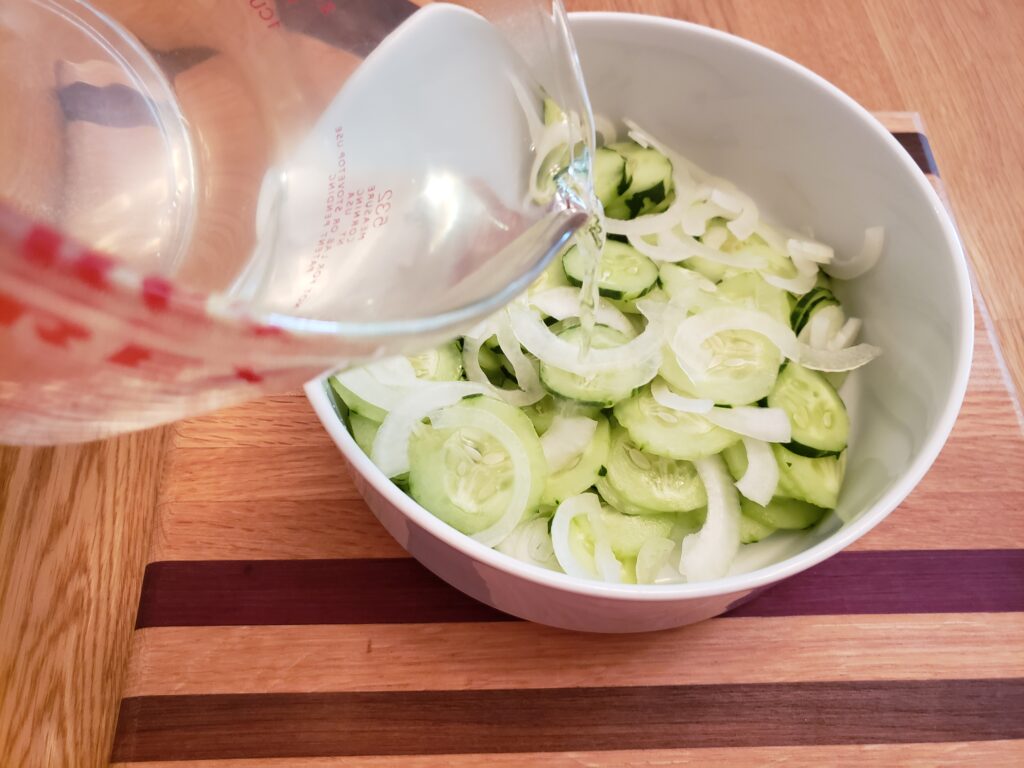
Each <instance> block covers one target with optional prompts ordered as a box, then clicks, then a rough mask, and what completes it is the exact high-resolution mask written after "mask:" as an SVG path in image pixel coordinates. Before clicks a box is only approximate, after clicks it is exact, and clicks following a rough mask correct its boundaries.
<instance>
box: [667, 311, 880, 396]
mask: <svg viewBox="0 0 1024 768" xmlns="http://www.w3.org/2000/svg"><path fill="white" fill-rule="evenodd" d="M723 331H753V332H754V333H759V334H761V335H762V336H764V337H766V338H767V339H768V340H769V341H771V342H772V343H773V344H775V346H777V347H778V348H779V351H781V352H782V354H783V355H785V356H786V357H787V358H789V359H790V360H795V361H796V362H799V363H800V364H801V365H803V366H805V367H807V368H813V369H815V370H818V371H850V370H853V369H854V368H859V367H860V366H862V365H864V364H865V363H868V362H870V361H871V360H873V359H875V358H876V357H878V355H879V354H881V350H880V349H878V347H874V346H871V345H870V344H858V345H857V346H855V347H848V348H846V349H841V350H821V349H812V348H811V347H810V346H808V345H807V344H803V343H802V342H800V341H799V340H797V338H796V335H795V334H794V333H793V331H792V330H791V329H790V328H789V327H788V326H786V325H783V324H782V323H781V322H779V321H778V320H776V319H775V318H773V317H772V316H771V315H769V314H767V313H765V312H761V311H759V310H756V309H744V308H741V307H715V308H712V309H708V310H706V311H704V312H700V313H698V314H696V315H693V316H691V317H689V318H687V319H686V320H684V321H683V322H682V323H681V324H680V325H679V327H678V328H677V329H676V332H675V335H674V337H673V339H672V350H673V351H674V352H675V353H676V357H677V359H678V361H679V365H680V367H682V368H683V370H684V371H686V373H687V374H688V375H689V376H690V378H694V377H696V378H701V377H702V376H703V373H704V371H706V370H707V366H708V364H709V363H710V362H711V353H710V352H709V351H708V350H707V349H704V348H703V347H702V344H703V343H704V342H705V341H707V340H708V339H709V338H711V337H712V336H714V335H715V334H717V333H721V332H723Z"/></svg>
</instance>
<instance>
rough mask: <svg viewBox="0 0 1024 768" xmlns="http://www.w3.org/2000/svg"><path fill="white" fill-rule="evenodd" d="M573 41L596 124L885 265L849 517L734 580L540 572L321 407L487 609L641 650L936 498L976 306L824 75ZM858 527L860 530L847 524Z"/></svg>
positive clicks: (661, 47) (394, 521) (440, 561)
mask: <svg viewBox="0 0 1024 768" xmlns="http://www.w3.org/2000/svg"><path fill="white" fill-rule="evenodd" d="M572 29H573V32H574V34H575V37H576V42H577V44H578V46H579V51H580V59H581V62H582V65H583V71H584V74H585V76H586V80H587V83H588V86H589V89H590V94H591V98H592V101H593V104H594V109H595V111H596V112H598V113H601V114H604V115H608V116H612V117H616V118H618V117H630V118H632V119H634V120H636V121H637V122H639V123H640V125H642V126H643V127H644V128H646V129H647V130H648V131H650V132H651V133H652V134H653V135H654V136H657V137H659V138H661V139H662V140H663V141H665V142H666V143H667V144H668V145H669V146H671V147H673V148H675V149H678V150H680V151H681V152H683V153H684V154H685V155H686V156H688V157H690V158H692V159H694V160H695V161H696V162H698V163H699V164H700V165H702V166H704V167H706V168H707V169H709V170H711V171H713V172H714V173H717V174H719V175H721V176H724V177H726V178H728V179H731V180H733V181H735V182H736V183H737V184H739V185H740V187H741V188H742V189H743V190H745V191H747V192H749V193H750V194H752V195H753V197H754V198H755V199H756V200H758V201H759V202H761V203H762V204H763V206H764V207H765V209H766V210H767V211H768V212H769V213H770V214H772V215H774V216H775V217H777V218H778V219H779V220H780V221H782V222H786V223H789V224H792V225H796V226H802V225H810V226H811V227H812V228H813V231H814V233H815V234H816V235H817V236H818V237H820V238H821V239H823V240H824V241H825V242H828V243H830V244H832V245H834V246H836V247H837V249H839V250H840V251H844V252H851V251H854V252H855V251H856V249H858V248H859V246H860V243H861V238H862V236H863V232H864V229H865V227H867V226H872V225H876V224H881V225H883V226H884V227H885V229H886V240H887V242H886V251H885V255H884V257H883V259H882V261H881V262H880V263H879V264H878V266H877V267H876V268H875V269H874V270H872V271H871V272H870V273H868V274H867V275H865V276H864V277H862V278H861V279H859V280H857V281H854V282H853V283H851V284H849V285H846V286H843V288H842V290H841V291H840V293H841V296H840V297H841V298H842V299H843V301H844V302H845V303H846V304H847V305H848V307H849V310H850V312H851V313H852V314H853V315H856V316H859V317H862V318H864V331H863V336H864V338H865V339H866V340H867V341H870V342H872V343H874V344H877V345H879V346H881V347H882V348H883V349H884V350H885V352H884V355H883V356H882V357H881V358H880V359H878V360H876V361H874V362H873V363H871V365H870V366H868V367H867V368H866V369H864V370H863V371H862V372H860V373H859V374H858V376H859V382H858V384H859V386H858V387H857V389H858V391H857V392H856V394H855V401H856V402H855V403H854V404H853V406H852V407H851V410H852V411H853V418H854V433H853V435H852V438H851V446H850V449H849V450H850V453H849V460H848V469H847V475H846V482H845V485H844V488H843V492H842V496H841V498H840V501H839V508H838V509H837V510H836V513H835V514H832V515H830V516H829V518H828V519H826V520H825V521H824V523H823V524H822V525H819V526H818V527H816V528H814V529H812V530H810V531H807V532H801V533H795V534H791V535H788V536H786V535H780V534H776V535H775V536H772V537H770V538H769V539H768V540H766V541H765V542H762V543H759V544H757V545H752V546H748V547H745V548H744V553H743V555H742V557H741V559H740V561H739V562H738V563H737V565H736V567H735V568H734V569H733V573H732V574H731V575H729V576H728V577H726V578H723V579H718V580H716V581H710V582H704V583H696V584H682V585H667V586H653V585H652V586H635V585H609V584H603V583H598V582H592V581H583V580H580V579H576V578H573V577H570V576H566V575H564V574H559V573H552V572H549V571H545V570H541V569H539V568H534V567H531V566H529V565H526V564H524V563H521V562H518V561H516V560H514V559H512V558H510V557H506V556H505V555H503V554H501V553H499V552H495V551H493V550H491V549H489V548H487V547H484V546H483V545H481V544H478V543H477V542H475V541H473V540H472V539H470V538H469V537H467V536H464V535H462V534H461V533H459V532H458V531H456V530H454V529H452V528H450V527H448V526H447V525H446V524H445V523H442V522H441V521H440V520H438V519H437V518H435V517H434V516H433V515H431V514H430V513H429V512H427V511H426V510H425V509H423V508H422V507H420V506H419V505H418V504H416V503H415V502H414V501H412V500H411V499H410V498H409V497H407V496H406V495H405V494H403V493H402V492H401V491H400V490H398V489H397V488H396V487H395V486H393V485H392V484H391V483H390V482H388V480H387V478H385V477H384V476H383V475H382V474H381V473H380V472H379V471H378V470H377V469H376V467H374V466H373V464H372V463H371V462H370V461H369V459H367V458H366V456H364V455H363V453H362V452H361V451H360V450H359V448H358V447H356V445H355V442H354V441H353V440H352V438H351V437H350V436H349V434H348V432H347V431H346V429H345V427H344V426H343V425H342V423H341V422H340V420H339V419H338V416H337V414H336V413H335V411H334V409H333V407H332V405H331V402H330V399H329V398H328V396H327V395H326V393H325V391H324V387H323V384H322V383H320V382H313V383H311V384H310V385H309V386H308V387H307V392H308V395H309V399H310V401H311V402H312V404H313V406H314V408H315V409H316V411H317V414H318V415H319V416H320V419H321V420H322V421H323V424H324V426H325V428H326V429H327V431H328V432H329V433H330V435H331V437H332V438H333V439H334V442H335V443H336V444H337V445H338V447H339V448H340V450H341V452H342V454H344V456H345V458H346V459H347V460H348V463H349V464H350V466H351V467H352V471H353V474H354V476H355V480H356V484H357V486H358V488H359V491H360V493H362V495H363V497H364V498H365V499H366V501H367V503H368V504H369V505H370V508H371V509H372V510H373V512H374V513H375V514H376V516H377V517H378V519H379V520H380V521H381V523H383V525H384V527H385V528H387V529H388V531H389V532H390V533H391V535H392V536H394V537H395V539H397V540H398V542H399V543H400V544H401V545H402V546H403V547H405V549H407V550H408V551H409V552H410V553H411V554H412V555H413V556H414V557H416V558H417V559H418V560H419V561H420V562H421V563H423V564H424V565H425V566H426V567H427V568H429V569H430V570H431V571H433V572H434V573H436V574H437V575H438V576H440V577H441V578H443V579H444V580H445V581H447V582H448V583H450V584H452V585H453V586H455V587H457V588H458V589H460V590H462V591H463V592H466V593H467V594H469V595H471V596H472V597H474V598H476V599H477V600H481V601H483V602H485V603H488V604H490V605H492V606H494V607H495V608H499V609H501V610H503V611H507V612H508V613H512V614H515V615H517V616H521V617H523V618H526V619H530V620H532V621H537V622H541V623H544V624H551V625H554V626H558V627H565V628H570V629H577V630H587V631H595V632H639V631H647V630H655V629H662V628H666V627H673V626H679V625H683V624H687V623H691V622H695V621H700V620H702V619H706V618H709V617H711V616H715V615H717V614H720V613H723V612H724V611H726V610H728V609H729V608H730V607H731V606H734V605H736V604H738V603H740V602H742V601H743V600H744V599H745V598H746V597H747V596H749V595H751V593H752V592H753V591H754V590H758V589H759V588H763V587H765V586H766V585H770V584H773V583H775V582H778V581H780V580H782V579H785V578H786V577H788V576H792V575H793V574H795V573H798V572H800V571H802V570H804V569H806V568H809V567H810V566H812V565H814V564H816V563H819V562H821V561H822V560H824V559H825V558H827V557H829V556H831V555H833V554H835V553H836V552H838V551H839V550H841V549H843V548H844V547H846V546H848V545H849V544H850V543H852V542H854V541H856V540H857V539H858V538H860V537H861V536H863V535H864V534H865V533H867V532H868V531H869V530H871V529H872V528H873V527H874V526H876V525H878V523H879V522H881V521H882V520H883V519H884V518H885V516H886V515H888V514H889V513H890V512H891V511H892V510H893V508H895V507H896V506H897V505H898V504H899V503H900V502H901V501H902V500H903V499H904V497H906V496H907V494H908V493H909V492H910V491H911V490H912V489H913V488H914V486H915V485H916V484H917V483H918V482H919V481H920V480H921V478H922V476H923V475H924V474H925V472H926V471H927V470H928V468H929V466H930V465H931V464H932V462H933V461H934V459H935V457H936V456H937V454H938V453H939V450H940V449H941V448H942V445H943V443H944V442H945V440H946V437H947V436H948V434H949V431H950V429H951V428H952V426H953V422H954V420H955V418H956V415H957V412H958V410H959V408H960V403H961V400H962V399H963V394H964V390H965V388H966V384H967V377H968V372H969V369H970V362H971V351H972V341H973V304H972V299H971V288H970V280H969V277H968V271H967V265H966V261H965V259H964V254H963V252H962V250H961V247H960V243H959V240H958V238H957V234H956V232H955V231H954V228H953V225H952V222H951V221H950V218H949V216H948V215H947V214H946V211H945V209H944V208H943V206H942V203H941V202H940V201H939V198H938V197H937V196H936V194H935V192H934V191H933V189H932V187H931V185H930V184H929V182H928V180H927V179H926V178H925V176H924V175H923V174H922V173H921V172H920V171H919V170H918V168H917V167H916V166H915V165H914V163H913V162H912V161H911V159H910V157H909V156H908V155H907V153H906V152H905V151H904V150H903V149H902V148H901V147H900V146H899V145H898V144H897V143H896V141H895V140H894V139H893V138H892V137H891V136H890V135H889V133H888V132H887V131H886V130H885V129H884V128H883V127H882V126H881V125H880V124H879V123H878V122H876V121H875V119H874V118H873V117H872V116H871V115H870V114H869V113H868V112H866V111H865V110H864V109H863V108H861V107H860V106H859V105H857V104H856V103H855V102H854V101H853V100H852V99H850V98H849V97H848V96H846V95H845V94H843V93H842V92H840V91H839V90H837V89H836V88H835V87H834V86H832V85H830V84H829V83H827V82H826V81H825V80H823V79H821V78H820V77H818V76H817V75H815V74H813V73H812V72H810V71H808V70H806V69H804V68H803V67H801V66H799V65H797V64H795V63H794V62H792V61H790V60H788V59H786V58H784V57H782V56H780V55H778V54H776V53H773V52H772V51H769V50H767V49H765V48H762V47H759V46H757V45H754V44H752V43H749V42H747V41H745V40H742V39H740V38H737V37H732V36H730V35H726V34H723V33H721V32H716V31H713V30H711V29H707V28H704V27H701V26H696V25H693V24H687V23H683V22H678V21H670V20H666V19H661V18H655V17H650V16H634V15H626V14H613V13H587V14H575V15H574V16H573V17H572ZM843 521H845V522H843Z"/></svg>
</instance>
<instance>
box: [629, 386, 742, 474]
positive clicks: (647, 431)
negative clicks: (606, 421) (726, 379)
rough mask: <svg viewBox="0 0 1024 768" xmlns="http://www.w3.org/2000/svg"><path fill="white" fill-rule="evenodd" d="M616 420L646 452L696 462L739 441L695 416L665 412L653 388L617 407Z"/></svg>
mask: <svg viewBox="0 0 1024 768" xmlns="http://www.w3.org/2000/svg"><path fill="white" fill-rule="evenodd" d="M615 418H616V419H617V420H618V422H619V424H621V425H622V426H623V427H625V429H626V431H627V432H629V437H630V439H632V441H633V443H634V444H635V445H636V446H637V447H639V448H641V449H642V450H644V451H648V452H650V453H656V454H658V455H659V456H666V457H668V458H671V459H685V460H687V461H693V460H694V459H701V458H704V457H707V456H713V455H714V454H716V453H720V452H721V451H722V450H724V449H725V448H727V447H728V446H730V445H732V444H733V443H735V442H736V441H737V440H739V439H740V436H739V435H737V434H736V433H735V432H730V431H728V430H726V429H722V428H721V427H718V426H715V425H714V424H712V423H711V422H710V421H708V420H707V419H705V418H704V417H703V416H700V415H698V414H696V413H680V412H679V411H674V410H672V409H671V408H666V407H664V406H663V405H661V404H660V403H658V401H657V400H655V399H654V396H653V395H651V387H650V385H649V384H648V385H646V386H644V387H642V388H641V389H640V390H639V391H638V392H637V393H636V394H635V395H633V396H632V397H631V398H629V399H628V400H622V401H620V402H619V403H616V405H615Z"/></svg>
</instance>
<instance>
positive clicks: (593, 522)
mask: <svg viewBox="0 0 1024 768" xmlns="http://www.w3.org/2000/svg"><path fill="white" fill-rule="evenodd" d="M587 520H589V521H590V530H591V531H592V532H593V536H594V564H595V565H597V571H598V573H600V574H601V578H602V579H604V580H605V581H607V582H609V583H611V584H621V583H622V563H620V562H619V560H618V558H617V557H615V552H614V551H613V550H612V545H611V541H610V540H609V538H608V531H607V529H606V528H605V525H604V520H602V519H601V506H600V505H598V506H597V507H596V508H595V507H591V508H590V509H588V510H587Z"/></svg>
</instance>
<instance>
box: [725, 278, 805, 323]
mask: <svg viewBox="0 0 1024 768" xmlns="http://www.w3.org/2000/svg"><path fill="white" fill-rule="evenodd" d="M713 296H714V298H715V300H716V301H717V302H718V303H719V305H721V306H729V307H740V308H743V309H756V310H759V311H761V312H764V313H765V314H766V315H769V316H771V317H773V318H775V319H776V320H778V321H779V322H780V323H783V324H784V325H785V324H788V323H789V316H790V310H789V298H788V296H789V294H787V293H786V292H785V291H784V290H782V289H781V288H776V287H775V286H774V285H770V284H769V283H767V282H765V279H764V278H763V277H761V275H759V274H758V273H757V272H741V273H740V274H738V275H734V276H732V277H728V278H726V279H724V280H722V282H720V283H719V284H718V290H717V291H715V293H714V294H713Z"/></svg>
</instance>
